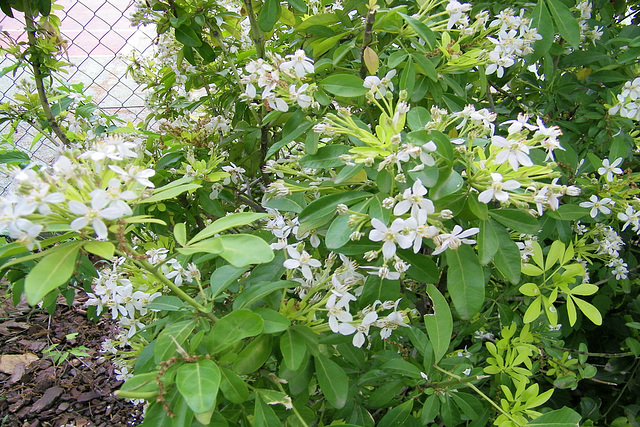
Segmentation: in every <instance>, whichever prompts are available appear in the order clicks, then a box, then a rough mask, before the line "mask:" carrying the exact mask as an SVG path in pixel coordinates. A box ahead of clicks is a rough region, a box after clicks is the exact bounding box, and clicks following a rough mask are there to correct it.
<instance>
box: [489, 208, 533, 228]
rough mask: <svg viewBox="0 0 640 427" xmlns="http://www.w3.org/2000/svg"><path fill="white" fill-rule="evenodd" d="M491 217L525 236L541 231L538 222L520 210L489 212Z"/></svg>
mask: <svg viewBox="0 0 640 427" xmlns="http://www.w3.org/2000/svg"><path fill="white" fill-rule="evenodd" d="M489 215H490V216H491V217H492V218H493V219H495V220H496V221H498V222H499V223H500V224H502V225H504V226H505V227H509V228H510V229H512V230H514V231H517V232H519V233H523V234H537V233H538V231H539V230H540V224H539V223H538V220H537V219H536V218H534V217H533V216H531V215H529V214H528V213H526V212H523V211H521V210H518V209H498V210H492V211H489Z"/></svg>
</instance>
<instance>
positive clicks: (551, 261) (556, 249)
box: [544, 240, 564, 271]
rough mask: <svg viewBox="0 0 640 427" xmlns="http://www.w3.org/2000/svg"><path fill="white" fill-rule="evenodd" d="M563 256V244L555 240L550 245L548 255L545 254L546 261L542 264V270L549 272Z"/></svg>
mask: <svg viewBox="0 0 640 427" xmlns="http://www.w3.org/2000/svg"><path fill="white" fill-rule="evenodd" d="M563 256H564V243H562V242H561V241H559V240H556V241H555V242H553V243H552V244H551V248H550V249H549V253H547V259H546V261H545V262H544V270H545V271H549V270H551V267H553V266H554V265H555V263H556V262H558V260H562V259H563Z"/></svg>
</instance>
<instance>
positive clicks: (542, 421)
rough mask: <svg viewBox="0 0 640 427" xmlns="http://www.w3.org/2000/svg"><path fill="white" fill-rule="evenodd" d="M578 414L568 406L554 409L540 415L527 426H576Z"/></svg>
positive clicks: (579, 418) (578, 423)
mask: <svg viewBox="0 0 640 427" xmlns="http://www.w3.org/2000/svg"><path fill="white" fill-rule="evenodd" d="M581 418H582V417H581V416H580V414H578V413H577V412H575V411H574V410H572V409H569V408H566V407H565V408H562V409H556V410H555V411H551V412H547V413H546V414H543V415H540V416H539V417H538V418H536V419H535V420H533V421H530V422H529V423H528V424H527V426H538V427H577V426H579V425H580V420H581Z"/></svg>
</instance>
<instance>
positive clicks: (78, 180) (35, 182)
mask: <svg viewBox="0 0 640 427" xmlns="http://www.w3.org/2000/svg"><path fill="white" fill-rule="evenodd" d="M137 146H138V145H137V144H136V143H134V142H130V141H126V140H124V139H122V138H119V137H106V138H104V139H99V140H96V141H94V142H93V143H91V145H90V146H89V147H88V148H87V149H84V150H83V151H79V150H71V151H67V152H65V153H63V154H62V155H61V156H60V157H58V159H57V160H56V161H55V162H54V163H53V166H52V167H51V168H46V167H43V168H41V169H39V170H36V168H35V167H34V165H30V166H28V167H27V168H25V169H12V170H10V173H11V175H12V176H13V178H14V186H13V188H12V189H11V191H10V192H9V193H8V194H7V195H6V196H4V197H1V198H0V233H2V232H6V233H7V234H8V235H9V237H10V238H12V239H15V240H17V241H18V242H20V243H22V244H23V245H24V246H26V247H27V248H28V249H29V250H31V249H33V248H34V246H38V237H39V236H40V234H41V233H42V232H44V231H47V225H48V224H54V223H55V224H60V223H66V224H68V226H69V229H71V230H74V231H84V230H86V229H87V228H88V227H91V229H92V230H93V232H94V233H95V235H96V237H97V238H98V239H105V238H106V237H107V234H108V229H107V224H108V223H109V222H111V221H114V220H117V219H119V218H122V217H125V216H128V215H131V214H132V209H131V207H130V206H129V204H130V203H132V202H133V203H135V201H136V200H139V199H140V198H141V197H142V196H143V193H144V191H145V190H146V189H147V188H149V187H153V183H151V182H150V181H149V179H148V178H149V177H151V176H153V175H154V173H155V172H154V171H153V170H152V169H142V168H138V167H136V166H135V165H133V164H129V165H128V166H126V169H123V168H122V167H120V166H118V163H121V162H122V163H123V164H124V163H125V162H126V161H127V160H128V159H132V158H136V157H138V154H137ZM105 183H106V186H105Z"/></svg>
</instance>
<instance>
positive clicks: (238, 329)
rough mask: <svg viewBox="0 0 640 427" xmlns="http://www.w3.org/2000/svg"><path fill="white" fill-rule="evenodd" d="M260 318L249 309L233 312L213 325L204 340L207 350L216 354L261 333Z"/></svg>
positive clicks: (261, 324)
mask: <svg viewBox="0 0 640 427" xmlns="http://www.w3.org/2000/svg"><path fill="white" fill-rule="evenodd" d="M262 326H263V321H262V317H260V316H259V315H257V314H255V313H254V312H252V311H251V310H249V309H246V308H242V309H239V310H234V311H232V312H231V313H229V314H227V315H226V316H224V317H222V318H221V319H220V320H218V321H217V322H216V324H215V325H213V328H211V331H210V332H209V334H208V335H207V337H206V338H205V345H206V346H207V350H208V351H209V352H211V353H218V352H220V351H222V350H224V349H226V348H228V347H229V346H231V345H233V344H235V343H236V342H238V341H240V340H242V339H244V338H247V337H254V336H256V335H258V334H260V333H261V332H262Z"/></svg>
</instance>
